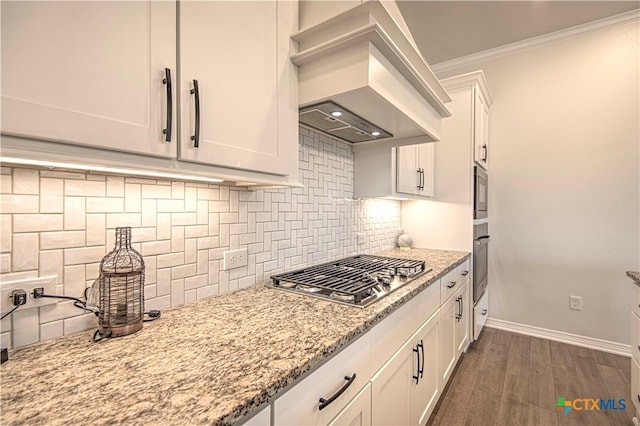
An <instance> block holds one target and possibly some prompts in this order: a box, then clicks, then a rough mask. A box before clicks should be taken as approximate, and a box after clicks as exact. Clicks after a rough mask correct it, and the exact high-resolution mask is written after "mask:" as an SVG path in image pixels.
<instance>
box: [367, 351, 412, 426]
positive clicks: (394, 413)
mask: <svg viewBox="0 0 640 426" xmlns="http://www.w3.org/2000/svg"><path fill="white" fill-rule="evenodd" d="M415 348H416V345H415V342H414V341H413V339H412V340H410V341H408V342H407V343H406V344H404V345H403V346H402V348H401V349H400V350H399V351H398V352H396V354H395V355H394V356H392V357H391V359H389V361H388V362H387V363H386V364H385V365H384V367H382V368H381V369H380V371H378V373H376V375H375V376H373V378H372V379H371V421H372V423H373V424H374V425H408V424H410V415H411V412H410V410H411V406H410V403H411V386H412V382H415V379H414V378H413V377H417V375H418V367H417V358H416V353H415V352H414V351H413V349H415Z"/></svg>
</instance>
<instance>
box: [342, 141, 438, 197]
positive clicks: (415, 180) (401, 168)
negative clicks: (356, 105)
mask: <svg viewBox="0 0 640 426" xmlns="http://www.w3.org/2000/svg"><path fill="white" fill-rule="evenodd" d="M434 149H435V144H434V143H423V144H418V145H405V146H400V147H394V148H392V147H390V146H388V145H386V144H362V145H354V147H353V151H354V173H353V180H354V182H353V186H354V188H353V195H354V197H356V198H374V197H380V198H403V199H408V198H412V199H424V198H426V197H433V196H434V195H435V190H434V186H435V179H434V172H435V151H434Z"/></svg>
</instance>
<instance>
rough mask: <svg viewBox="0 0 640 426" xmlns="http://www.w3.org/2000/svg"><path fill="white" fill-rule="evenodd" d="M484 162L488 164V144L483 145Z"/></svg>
mask: <svg viewBox="0 0 640 426" xmlns="http://www.w3.org/2000/svg"><path fill="white" fill-rule="evenodd" d="M482 161H484V162H485V163H486V162H487V144H486V143H485V144H483V145H482Z"/></svg>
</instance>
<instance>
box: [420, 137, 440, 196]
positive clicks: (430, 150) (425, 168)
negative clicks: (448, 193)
mask: <svg viewBox="0 0 640 426" xmlns="http://www.w3.org/2000/svg"><path fill="white" fill-rule="evenodd" d="M435 147H436V145H435V143H423V144H420V145H418V153H419V155H418V158H419V165H418V167H419V168H420V169H422V182H421V187H422V189H421V190H420V192H419V194H420V195H423V196H425V197H433V196H434V194H435V164H436V162H435Z"/></svg>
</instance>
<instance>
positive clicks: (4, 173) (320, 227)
mask: <svg viewBox="0 0 640 426" xmlns="http://www.w3.org/2000/svg"><path fill="white" fill-rule="evenodd" d="M299 158H300V160H299V167H300V179H301V181H302V182H303V184H304V188H292V189H279V190H257V191H249V190H245V189H242V188H235V187H230V186H225V185H207V184H201V183H191V182H178V181H168V180H149V179H139V178H129V177H121V176H107V175H96V174H85V173H71V172H60V171H50V170H34V169H23V168H7V167H3V168H2V169H1V175H0V183H1V185H0V190H1V191H2V194H1V196H0V198H1V201H2V203H1V207H2V209H1V215H0V225H1V233H0V279H2V281H9V280H13V279H19V278H28V277H36V276H44V275H51V274H55V275H57V276H58V294H60V295H68V296H75V297H82V296H83V291H84V288H85V287H86V286H89V285H91V283H92V282H93V281H94V280H95V278H96V277H97V276H98V268H99V262H100V260H101V259H102V257H103V256H104V255H105V254H106V253H107V252H109V251H110V250H111V249H112V247H113V243H114V232H115V231H114V228H115V227H117V226H131V227H132V236H133V242H134V247H135V248H136V249H137V250H138V251H140V252H141V253H142V255H143V256H144V260H145V265H146V274H145V308H146V309H147V310H148V309H166V308H169V307H175V306H179V305H182V304H185V303H190V302H193V301H195V300H198V299H202V298H206V297H212V296H216V295H219V294H223V293H227V292H230V291H234V290H237V289H239V288H244V287H247V286H250V285H253V284H256V283H261V282H264V281H265V280H267V279H268V278H269V277H270V276H271V275H272V274H274V273H277V272H281V271H284V270H287V269H291V268H297V267H302V266H305V265H309V264H314V263H318V262H322V261H328V260H332V259H336V258H339V257H343V256H349V255H353V254H357V253H373V252H376V251H379V250H383V249H386V248H389V247H392V246H393V244H394V239H395V235H396V231H397V229H398V228H400V220H401V204H400V202H399V201H391V200H354V199H352V195H353V153H352V150H351V145H350V144H347V143H345V142H342V141H339V140H336V139H332V138H329V137H326V136H324V135H321V134H318V133H315V132H312V131H310V130H307V129H304V128H301V129H300V144H299ZM359 233H363V234H364V235H365V239H364V243H363V244H358V239H357V235H358V234H359ZM238 248H246V249H247V252H248V264H247V266H243V267H240V268H236V269H232V270H227V271H224V270H222V258H223V253H224V252H225V251H227V250H233V249H238ZM28 306H29V305H26V306H25V307H22V308H20V309H18V310H17V311H16V312H15V313H14V314H13V315H11V316H9V317H7V318H6V319H4V320H2V322H1V325H0V338H1V339H0V340H1V344H2V347H10V348H18V347H21V346H25V345H29V344H33V343H36V342H38V341H42V340H47V339H52V338H56V337H60V336H63V335H66V334H71V333H75V332H78V331H82V330H86V329H90V328H95V327H96V318H95V316H94V315H93V314H83V313H82V311H81V310H79V309H77V308H75V307H74V306H73V305H72V303H71V302H68V301H61V302H59V303H57V304H55V305H48V306H43V307H40V308H31V309H29V308H28Z"/></svg>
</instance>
